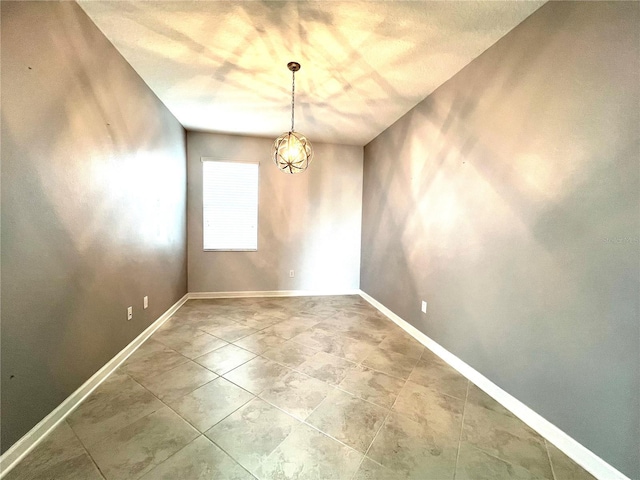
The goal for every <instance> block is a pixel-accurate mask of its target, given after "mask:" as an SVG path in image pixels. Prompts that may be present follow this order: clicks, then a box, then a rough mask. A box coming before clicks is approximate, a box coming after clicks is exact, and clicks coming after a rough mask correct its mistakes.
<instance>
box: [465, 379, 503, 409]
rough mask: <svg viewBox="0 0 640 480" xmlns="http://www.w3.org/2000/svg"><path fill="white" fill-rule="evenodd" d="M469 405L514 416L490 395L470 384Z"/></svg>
mask: <svg viewBox="0 0 640 480" xmlns="http://www.w3.org/2000/svg"><path fill="white" fill-rule="evenodd" d="M467 403H468V404H469V405H476V406H478V407H483V408H486V409H489V410H492V411H494V412H496V413H501V414H503V415H512V413H511V412H510V411H509V410H507V409H506V408H504V407H503V406H502V405H500V404H499V403H498V402H496V401H495V400H494V399H493V398H491V397H490V396H489V395H487V394H486V393H484V392H483V391H482V390H480V389H479V388H478V387H476V386H475V385H474V384H473V383H471V382H469V391H468V393H467Z"/></svg>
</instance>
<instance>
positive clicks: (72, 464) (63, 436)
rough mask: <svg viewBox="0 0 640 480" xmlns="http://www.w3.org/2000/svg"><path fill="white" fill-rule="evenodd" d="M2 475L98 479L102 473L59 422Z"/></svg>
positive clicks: (11, 479) (15, 479)
mask: <svg viewBox="0 0 640 480" xmlns="http://www.w3.org/2000/svg"><path fill="white" fill-rule="evenodd" d="M3 478H4V479H5V480H32V479H43V480H44V479H48V478H51V479H58V478H65V479H66V478H68V479H73V480H102V478H103V477H102V475H100V472H99V471H98V469H97V468H96V466H95V465H94V463H93V461H92V460H91V458H90V457H89V455H88V454H87V452H86V451H85V449H84V447H83V446H82V444H81V443H80V441H79V440H78V438H77V437H76V436H75V434H74V433H73V431H72V430H71V428H70V427H69V425H67V423H66V422H62V423H61V424H60V425H58V426H57V427H56V428H55V430H53V432H51V433H50V434H49V435H48V436H47V437H46V438H45V439H44V440H43V442H42V443H40V444H39V445H38V446H37V447H36V448H35V449H34V450H33V451H31V452H30V453H29V454H28V455H27V456H26V457H25V458H24V459H23V460H22V461H21V462H20V463H19V464H18V465H16V466H15V467H14V468H13V470H11V471H10V472H9V473H8V474H7V475H6V476H5V477H3Z"/></svg>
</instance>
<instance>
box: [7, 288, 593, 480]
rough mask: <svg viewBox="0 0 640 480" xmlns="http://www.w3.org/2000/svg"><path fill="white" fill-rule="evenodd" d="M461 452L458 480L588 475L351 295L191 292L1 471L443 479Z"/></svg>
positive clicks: (85, 479) (20, 474) (12, 478)
mask: <svg viewBox="0 0 640 480" xmlns="http://www.w3.org/2000/svg"><path fill="white" fill-rule="evenodd" d="M256 330H259V333H258V332H256ZM229 342H231V343H229ZM233 343H237V345H234V344H233ZM241 346H242V347H245V348H241ZM247 349H249V350H253V351H254V352H255V353H254V352H249V350H247ZM258 352H259V353H258ZM218 374H221V375H223V376H222V377H217V376H216V375H218ZM141 383H143V384H144V385H145V386H146V387H147V388H145V387H143V386H142V385H141ZM151 391H153V392H154V393H152V392H151ZM255 395H260V396H261V397H264V399H263V398H257V397H256V396H255ZM158 397H161V398H162V400H163V401H164V402H165V403H166V404H167V405H169V407H170V408H169V407H167V406H165V403H163V401H161V400H159V399H158ZM465 399H466V403H465ZM463 405H464V408H463V407H462V406H463ZM172 409H175V411H174V410H172ZM287 412H288V413H287ZM293 415H295V416H296V417H294V416H293ZM302 419H304V421H303V420H302ZM305 422H306V423H305ZM69 425H70V426H71V428H70V427H69ZM65 427H66V428H65ZM194 427H195V428H194ZM203 434H204V435H203ZM207 437H208V438H207ZM81 442H82V443H81ZM459 445H460V448H458V446H459ZM85 447H86V448H87V449H88V450H89V452H87V450H85ZM363 452H367V456H368V457H367V458H364V457H363ZM92 455H93V456H92ZM456 458H458V469H457V480H460V479H464V478H474V479H482V478H491V479H494V478H495V479H500V478H515V479H526V478H532V475H533V476H535V478H542V479H544V478H547V479H549V480H551V478H552V475H553V473H555V480H571V479H573V480H576V479H577V480H593V478H592V477H591V476H590V475H589V474H588V473H587V472H585V471H584V470H582V469H581V468H580V467H579V466H577V465H576V464H574V463H573V462H572V461H571V460H570V459H569V458H568V457H566V456H565V455H564V454H562V453H561V452H560V451H559V450H557V449H556V448H555V447H553V446H552V445H550V444H549V445H547V444H546V442H545V441H544V440H543V439H542V438H541V437H540V436H539V435H538V434H537V433H535V432H534V431H533V430H531V429H529V428H528V427H527V426H526V425H524V424H523V423H522V422H520V421H519V420H518V419H517V418H516V417H514V416H513V415H512V414H511V413H510V412H509V411H508V410H506V409H505V408H504V407H502V406H501V405H500V404H498V403H497V402H496V401H494V400H493V399H492V398H491V397H489V396H488V395H486V394H485V393H484V392H482V390H480V389H479V388H478V387H476V386H475V385H473V384H470V383H469V382H467V381H466V379H464V378H463V377H461V376H460V375H458V374H457V373H456V372H455V371H454V370H452V369H451V368H449V366H448V365H447V364H446V363H445V362H443V361H442V360H441V359H440V358H439V357H437V356H436V355H435V354H433V352H431V351H430V350H428V349H425V348H424V347H423V346H422V345H421V344H420V343H418V342H416V341H415V340H414V339H413V338H412V337H410V336H409V335H408V334H407V333H406V332H405V331H403V330H402V329H401V328H399V327H398V326H397V325H395V324H394V323H393V322H391V321H390V320H389V319H388V318H387V317H385V316H384V315H382V314H381V313H380V312H378V311H377V310H375V309H374V308H373V307H371V306H370V305H369V304H368V303H367V302H365V301H364V300H363V299H362V298H360V297H358V296H323V297H292V298H229V299H198V300H190V301H188V302H186V303H185V304H184V305H183V306H182V307H181V308H180V309H179V310H178V311H177V312H176V313H175V314H174V315H173V316H172V317H171V318H170V319H169V320H168V321H167V322H165V324H164V325H163V326H162V327H161V329H159V330H158V331H157V332H156V333H155V334H154V335H153V337H152V338H151V339H149V340H147V341H146V342H144V343H143V344H142V345H141V346H140V347H139V348H138V349H137V350H136V351H135V352H134V353H133V354H132V355H131V356H130V357H129V358H128V359H127V361H126V362H125V364H124V365H123V366H122V367H121V368H119V369H118V370H116V371H115V372H114V373H113V374H112V375H110V376H109V377H108V378H107V379H106V380H105V381H104V382H103V383H102V384H101V385H100V386H99V387H98V388H97V389H96V390H95V391H94V392H93V393H92V394H91V395H90V396H89V397H88V398H87V399H86V400H85V401H84V402H83V403H82V404H81V405H79V407H78V408H77V409H76V410H75V411H74V412H73V413H72V414H71V415H70V416H69V417H68V419H67V421H66V422H63V424H62V425H61V426H60V427H59V428H58V429H56V430H55V431H54V432H53V434H52V435H51V436H50V438H47V439H45V441H44V442H43V443H42V444H40V445H39V446H38V447H37V448H36V449H35V450H34V451H33V452H32V453H31V454H29V455H28V456H27V457H26V458H25V459H24V460H23V461H22V462H21V463H20V464H19V465H18V466H17V467H16V469H15V470H14V471H12V472H11V473H10V474H9V475H8V476H7V480H16V479H27V478H29V479H47V480H51V479H53V478H55V479H58V478H60V479H73V478H77V479H82V480H94V479H97V480H99V479H100V478H103V475H104V476H105V477H106V478H107V479H111V478H115V479H119V478H140V477H141V476H144V478H145V479H149V480H151V479H163V478H165V479H174V478H175V479H182V478H184V479H185V480H187V479H189V480H190V479H191V478H202V479H210V478H216V479H225V478H230V479H236V480H237V479H245V478H246V479H251V478H254V476H255V477H256V478H260V479H261V480H263V479H276V478H277V479H279V480H282V479H298V480H301V479H313V480H329V479H330V480H336V479H341V478H346V479H350V480H406V479H416V480H418V479H419V480H428V479H434V478H437V479H438V480H440V479H447V478H449V479H451V478H452V477H453V475H454V470H455V468H456V467H455V465H456ZM94 459H95V460H96V461H97V463H98V464H99V465H100V466H101V467H102V468H103V471H102V473H101V472H100V471H99V470H98V468H97V466H96V463H94V461H93V460H94ZM552 467H553V468H555V472H554V471H552Z"/></svg>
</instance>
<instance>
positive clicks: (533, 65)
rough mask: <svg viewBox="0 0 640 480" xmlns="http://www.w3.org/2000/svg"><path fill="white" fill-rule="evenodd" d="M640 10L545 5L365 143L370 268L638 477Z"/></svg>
mask: <svg viewBox="0 0 640 480" xmlns="http://www.w3.org/2000/svg"><path fill="white" fill-rule="evenodd" d="M639 9H640V4H638V3H604V2H593V3H574V2H567V3H561V2H560V3H556V2H551V3H548V4H546V5H544V6H543V7H542V8H541V9H540V10H538V11H537V12H535V13H534V14H533V15H532V16H531V17H529V18H528V19H527V20H525V21H524V22H523V23H522V24H521V25H520V26H518V27H516V28H515V29H514V30H513V31H512V32H510V33H509V34H508V35H506V36H505V37H504V38H502V39H501V40H500V41H499V42H498V43H496V44H495V45H494V46H492V47H491V48H490V49H489V50H487V51H486V52H485V53H484V54H483V55H481V56H480V57H479V58H477V59H476V60H475V61H474V62H472V63H471V64H470V65H468V66H467V67H466V68H465V69H463V70H462V71H461V72H460V73H459V74H457V75H456V76H454V77H453V78H452V79H451V80H449V81H448V82H447V83H445V84H444V85H443V86H442V87H440V88H439V89H438V90H437V91H436V92H435V93H434V94H432V95H431V96H429V97H428V98H427V99H425V100H424V101H423V102H421V103H420V104H418V105H417V106H416V107H415V108H414V109H413V110H412V111H410V112H409V113H408V114H406V115H405V116H404V117H402V118H401V119H400V120H399V121H398V122H397V123H396V124H394V125H393V126H391V127H390V128H389V129H387V130H386V131H385V132H383V133H382V134H381V135H380V136H379V137H377V138H376V139H375V140H374V141H373V142H371V143H370V144H369V145H367V146H366V147H365V154H364V199H363V233H362V246H363V248H362V273H361V288H362V289H363V290H364V291H365V292H367V293H368V294H370V295H371V296H373V297H374V298H376V299H377V300H378V301H380V302H381V303H383V304H384V305H386V306H387V307H389V308H390V309H391V310H392V311H394V312H395V313H397V314H398V315H400V316H401V317H402V318H404V319H406V320H407V321H409V322H410V323H411V324H413V325H414V326H415V327H417V328H418V329H420V330H421V331H423V332H424V333H426V334H427V335H428V336H430V337H431V338H433V339H434V340H435V341H437V342H438V343H440V344H441V345H443V346H444V347H445V348H447V349H448V350H449V351H451V352H452V353H454V354H455V355H457V356H458V357H459V358H461V359H462V360H464V361H465V362H467V363H468V364H470V365H471V366H473V367H474V368H475V369H477V370H478V371H480V372H481V373H483V374H484V375H485V376H487V377H488V378H489V379H491V380H492V381H494V382H495V383H496V384H498V385H499V386H500V387H502V388H503V389H505V390H506V391H507V392H509V393H511V394H512V395H514V396H515V397H516V398H518V399H519V400H521V401H523V402H524V403H525V404H526V405H528V406H529V407H531V408H532V409H533V410H535V411H536V412H538V413H540V414H541V415H542V416H544V417H545V418H546V419H548V420H549V421H551V422H552V423H554V424H555V425H556V426H558V427H559V428H561V429H562V430H564V431H565V432H567V433H568V434H569V435H571V436H572V437H573V438H575V439H576V440H578V441H579V442H581V443H582V444H583V445H585V446H586V447H587V448H589V449H591V450H592V451H593V452H595V453H596V454H598V455H600V456H601V457H602V458H603V459H604V460H606V461H607V462H609V463H611V464H612V465H614V466H615V467H617V468H618V469H620V470H621V471H622V472H624V473H626V474H627V475H630V476H631V477H633V478H638V477H640V467H639V465H638V448H639V438H640V433H639V425H640V418H639V414H640V403H639V402H640V400H639V391H640V381H639V377H638V376H639V370H640V369H639V368H638V367H639V364H640V363H639V359H640V353H639V338H640V326H639V323H640V322H639V316H640V313H639V305H638V303H639V295H638V293H639V291H640V283H639V264H640V256H639V249H640V245H639V241H640V240H639V239H640V225H639V221H640V215H639V213H640V209H639V205H640V200H639V195H640V184H639V170H640V168H639V158H640V155H639V148H640V147H639V133H640V118H639V116H640V110H639V108H638V107H639V101H640V93H639V90H640V78H639V74H640V62H639V56H640V52H639V46H640V41H639V40H640V39H639V37H638V35H639V32H640V15H639V12H640V10H639ZM422 299H426V300H427V301H428V313H427V314H426V315H424V314H422V313H421V312H420V301H421V300H422Z"/></svg>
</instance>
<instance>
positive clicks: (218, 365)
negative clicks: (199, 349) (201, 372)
mask: <svg viewBox="0 0 640 480" xmlns="http://www.w3.org/2000/svg"><path fill="white" fill-rule="evenodd" d="M254 357H255V354H253V353H251V352H248V351H247V350H245V349H243V348H240V347H236V346H235V345H232V344H229V345H227V346H226V347H222V348H219V349H217V350H214V351H213V352H210V353H208V354H206V355H203V356H201V357H198V358H196V359H195V361H196V362H198V363H199V364H200V365H202V366H204V367H207V368H208V369H209V370H211V371H212V372H215V373H217V374H218V375H223V374H225V373H227V372H229V371H231V370H233V369H234V368H236V367H238V366H240V365H242V364H243V363H246V362H248V361H249V360H251V359H252V358H254Z"/></svg>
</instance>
